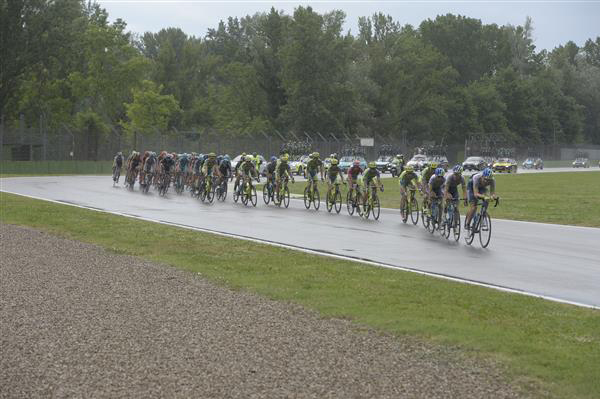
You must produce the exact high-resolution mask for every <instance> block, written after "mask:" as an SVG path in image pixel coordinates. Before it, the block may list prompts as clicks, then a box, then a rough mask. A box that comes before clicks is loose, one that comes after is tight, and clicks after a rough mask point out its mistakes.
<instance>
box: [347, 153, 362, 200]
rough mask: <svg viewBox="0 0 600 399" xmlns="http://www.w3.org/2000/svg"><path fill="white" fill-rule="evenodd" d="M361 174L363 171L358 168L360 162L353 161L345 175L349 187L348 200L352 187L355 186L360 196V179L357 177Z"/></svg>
mask: <svg viewBox="0 0 600 399" xmlns="http://www.w3.org/2000/svg"><path fill="white" fill-rule="evenodd" d="M362 174H363V170H362V168H361V167H360V161H359V160H358V159H356V160H354V162H353V163H352V166H351V167H350V168H349V169H348V174H347V175H346V177H347V180H348V184H349V185H350V198H352V194H353V190H354V185H355V184H356V189H357V190H358V195H360V183H361V182H360V179H359V176H360V175H362Z"/></svg>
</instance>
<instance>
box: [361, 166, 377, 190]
mask: <svg viewBox="0 0 600 399" xmlns="http://www.w3.org/2000/svg"><path fill="white" fill-rule="evenodd" d="M379 176H380V173H379V171H378V170H377V169H376V168H374V169H371V168H369V169H367V170H366V171H365V174H364V177H363V179H364V182H365V186H368V185H369V184H370V183H371V181H372V180H373V179H375V178H376V177H377V178H379Z"/></svg>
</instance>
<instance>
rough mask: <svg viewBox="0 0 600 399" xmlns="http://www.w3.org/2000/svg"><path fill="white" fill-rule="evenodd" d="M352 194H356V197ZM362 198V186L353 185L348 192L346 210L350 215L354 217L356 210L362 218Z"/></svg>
mask: <svg viewBox="0 0 600 399" xmlns="http://www.w3.org/2000/svg"><path fill="white" fill-rule="evenodd" d="M352 193H354V195H352ZM361 196H362V194H361V192H360V186H359V185H358V184H357V183H353V184H352V188H351V189H350V190H348V194H346V209H347V210H348V215H350V216H352V215H354V211H355V210H356V211H357V212H358V215H359V216H362V213H361V210H360V201H359V199H360V198H361Z"/></svg>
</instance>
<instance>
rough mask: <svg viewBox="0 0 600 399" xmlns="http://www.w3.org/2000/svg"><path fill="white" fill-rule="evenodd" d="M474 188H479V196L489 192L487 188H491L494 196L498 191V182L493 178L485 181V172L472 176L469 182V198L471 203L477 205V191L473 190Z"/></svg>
mask: <svg viewBox="0 0 600 399" xmlns="http://www.w3.org/2000/svg"><path fill="white" fill-rule="evenodd" d="M474 186H476V187H477V191H478V192H479V194H485V193H486V192H487V186H490V189H491V191H492V194H493V193H494V191H495V190H496V180H494V179H493V178H492V179H488V180H487V181H485V179H484V178H483V172H479V173H475V174H474V175H472V176H471V178H470V179H469V182H468V183H467V195H468V197H469V202H470V203H472V204H473V203H474V204H477V202H478V199H477V198H475V190H474V188H473V187H474Z"/></svg>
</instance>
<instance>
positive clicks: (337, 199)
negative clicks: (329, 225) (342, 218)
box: [333, 190, 342, 213]
mask: <svg viewBox="0 0 600 399" xmlns="http://www.w3.org/2000/svg"><path fill="white" fill-rule="evenodd" d="M333 201H334V202H333V205H334V206H335V213H340V211H341V210H342V193H341V192H340V190H336V191H335V197H334V198H333Z"/></svg>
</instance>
